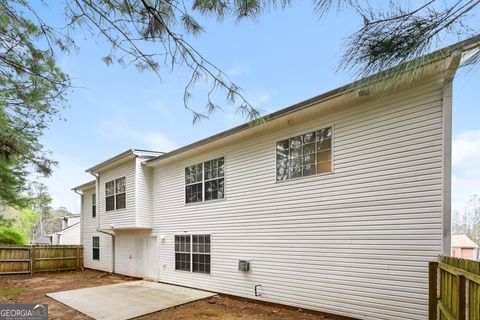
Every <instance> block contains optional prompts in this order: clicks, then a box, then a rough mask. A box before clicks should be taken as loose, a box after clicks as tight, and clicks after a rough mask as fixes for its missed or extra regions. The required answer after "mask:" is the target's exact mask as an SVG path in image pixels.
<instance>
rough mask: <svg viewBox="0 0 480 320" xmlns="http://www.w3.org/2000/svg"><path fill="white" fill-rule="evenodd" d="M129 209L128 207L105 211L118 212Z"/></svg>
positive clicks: (106, 211)
mask: <svg viewBox="0 0 480 320" xmlns="http://www.w3.org/2000/svg"><path fill="white" fill-rule="evenodd" d="M125 210H127V208H122V209H115V210H105V213H117V212H122V211H125Z"/></svg>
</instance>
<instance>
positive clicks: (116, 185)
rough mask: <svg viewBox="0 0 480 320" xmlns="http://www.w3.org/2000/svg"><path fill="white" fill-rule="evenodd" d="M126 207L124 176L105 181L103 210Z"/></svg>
mask: <svg viewBox="0 0 480 320" xmlns="http://www.w3.org/2000/svg"><path fill="white" fill-rule="evenodd" d="M125 207H126V196H125V177H122V178H118V179H115V180H112V181H108V182H106V183H105V210H106V211H112V210H117V209H123V208H125Z"/></svg>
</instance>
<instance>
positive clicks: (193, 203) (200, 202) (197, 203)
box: [183, 197, 227, 206]
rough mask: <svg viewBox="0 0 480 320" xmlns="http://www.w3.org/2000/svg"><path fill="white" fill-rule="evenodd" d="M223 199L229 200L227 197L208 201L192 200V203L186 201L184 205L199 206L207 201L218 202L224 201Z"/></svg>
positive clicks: (208, 201)
mask: <svg viewBox="0 0 480 320" xmlns="http://www.w3.org/2000/svg"><path fill="white" fill-rule="evenodd" d="M223 201H227V198H226V197H225V198H222V199H214V200H207V201H198V202H190V203H184V204H183V205H184V206H199V205H202V204H206V203H216V202H223Z"/></svg>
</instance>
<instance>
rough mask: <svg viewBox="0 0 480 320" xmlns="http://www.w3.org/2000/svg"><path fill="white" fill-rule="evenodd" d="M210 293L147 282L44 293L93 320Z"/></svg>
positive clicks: (153, 309)
mask: <svg viewBox="0 0 480 320" xmlns="http://www.w3.org/2000/svg"><path fill="white" fill-rule="evenodd" d="M214 295H215V294H214V293H211V292H206V291H201V290H195V289H188V288H184V287H178V286H174V285H168V284H163V283H156V282H149V281H130V282H124V283H117V284H111V285H107V286H100V287H93V288H85V289H77V290H70V291H61V292H54V293H48V294H47V296H49V297H50V298H52V299H55V300H57V301H59V302H61V303H63V304H66V305H67V306H69V307H72V308H74V309H76V310H78V311H80V312H82V313H84V314H86V315H88V316H90V317H92V318H94V319H112V320H123V319H131V318H135V317H139V316H142V315H145V314H148V313H152V312H156V311H160V310H163V309H166V308H170V307H174V306H178V305H181V304H184V303H187V302H192V301H195V300H199V299H204V298H208V297H211V296H214Z"/></svg>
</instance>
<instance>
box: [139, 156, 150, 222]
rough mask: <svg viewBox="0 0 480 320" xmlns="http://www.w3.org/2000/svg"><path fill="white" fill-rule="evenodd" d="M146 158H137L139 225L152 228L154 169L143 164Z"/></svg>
mask: <svg viewBox="0 0 480 320" xmlns="http://www.w3.org/2000/svg"><path fill="white" fill-rule="evenodd" d="M144 160H145V159H142V158H136V175H137V215H138V219H137V227H146V228H150V227H151V226H152V219H151V210H150V203H151V199H150V194H151V183H152V179H151V177H152V169H151V168H149V167H146V166H142V164H141V163H142V161H144Z"/></svg>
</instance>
